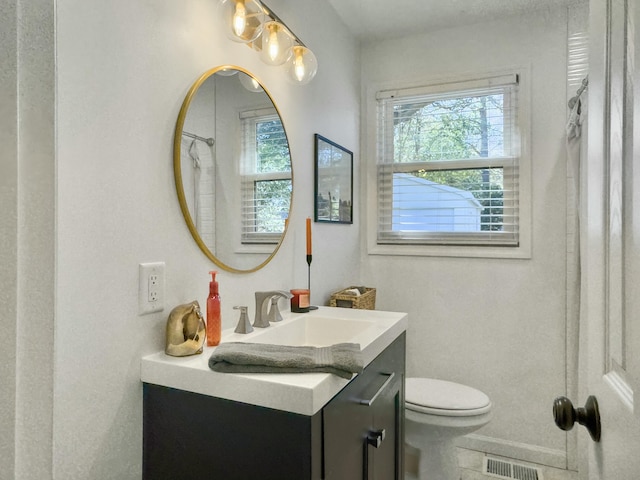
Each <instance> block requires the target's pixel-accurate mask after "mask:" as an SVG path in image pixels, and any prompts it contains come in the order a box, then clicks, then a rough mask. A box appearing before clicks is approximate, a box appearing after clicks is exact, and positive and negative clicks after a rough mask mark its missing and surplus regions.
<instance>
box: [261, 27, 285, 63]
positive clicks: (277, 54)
mask: <svg viewBox="0 0 640 480" xmlns="http://www.w3.org/2000/svg"><path fill="white" fill-rule="evenodd" d="M292 45H293V37H292V36H291V34H290V33H289V30H287V28H286V27H285V26H284V25H282V24H281V23H278V22H276V21H270V22H267V23H265V24H264V26H263V28H262V51H261V52H260V58H261V59H262V61H263V62H264V63H266V64H267V65H282V64H283V63H284V62H286V61H287V58H288V55H289V49H290V48H291V46H292Z"/></svg>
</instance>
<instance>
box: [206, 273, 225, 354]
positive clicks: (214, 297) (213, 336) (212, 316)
mask: <svg viewBox="0 0 640 480" xmlns="http://www.w3.org/2000/svg"><path fill="white" fill-rule="evenodd" d="M209 273H210V274H211V281H210V282H209V296H208V297H207V346H209V347H214V346H216V345H218V344H219V343H220V336H221V333H222V318H221V317H220V294H219V293H218V282H217V281H216V274H217V273H218V272H215V271H213V272H209Z"/></svg>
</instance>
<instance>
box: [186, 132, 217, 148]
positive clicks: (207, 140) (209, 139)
mask: <svg viewBox="0 0 640 480" xmlns="http://www.w3.org/2000/svg"><path fill="white" fill-rule="evenodd" d="M182 135H185V136H187V137H191V138H195V139H196V140H200V141H201V142H205V143H206V144H207V145H209V146H210V147H213V144H214V143H215V140H214V139H213V138H211V137H209V138H204V137H201V136H199V135H196V134H195V133H189V132H184V131H183V132H182Z"/></svg>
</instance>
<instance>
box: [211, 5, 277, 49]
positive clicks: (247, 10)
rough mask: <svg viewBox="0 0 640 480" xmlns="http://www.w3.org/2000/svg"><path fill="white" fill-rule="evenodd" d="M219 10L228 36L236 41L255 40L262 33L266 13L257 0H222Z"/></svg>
mask: <svg viewBox="0 0 640 480" xmlns="http://www.w3.org/2000/svg"><path fill="white" fill-rule="evenodd" d="M218 11H219V15H220V17H221V18H222V20H223V22H224V24H225V32H226V34H227V37H229V38H230V39H231V40H233V41H234V42H240V43H249V42H253V41H254V40H255V39H256V38H258V37H259V36H260V34H261V33H262V22H263V20H264V18H265V14H264V11H263V9H262V5H260V2H258V1H257V0H221V2H220V3H219V4H218Z"/></svg>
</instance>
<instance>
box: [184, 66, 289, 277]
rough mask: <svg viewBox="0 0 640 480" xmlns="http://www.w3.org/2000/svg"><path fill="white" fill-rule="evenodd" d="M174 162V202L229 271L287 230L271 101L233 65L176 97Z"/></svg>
mask: <svg viewBox="0 0 640 480" xmlns="http://www.w3.org/2000/svg"><path fill="white" fill-rule="evenodd" d="M173 168H174V174H175V180H176V190H177V193H178V200H179V202H180V208H181V209H182V213H183V215H184V219H185V221H186V223H187V226H188V227H189V231H190V232H191V235H192V236H193V238H194V239H195V241H196V243H197V244H198V246H199V247H200V249H201V250H202V251H203V252H204V254H205V255H206V256H207V257H209V258H210V259H211V260H212V261H213V262H214V263H215V264H216V265H218V266H219V267H221V268H223V269H225V270H227V271H231V272H253V271H255V270H258V269H260V268H262V267H263V266H264V265H266V264H267V263H268V262H269V260H271V258H273V256H274V255H275V254H276V252H277V250H278V248H279V247H280V244H281V243H282V239H283V238H284V235H285V233H286V230H287V220H288V218H289V211H290V208H291V203H292V202H291V199H292V191H293V172H292V168H291V157H290V155H289V142H288V141H287V135H286V132H285V130H284V125H283V123H282V119H281V118H280V114H279V112H278V109H277V107H276V106H275V104H274V103H273V101H272V99H271V97H270V96H269V94H268V93H267V91H266V89H265V88H264V86H263V85H261V84H260V82H258V81H257V80H256V79H255V77H254V76H253V75H251V74H250V73H249V72H248V71H246V70H244V69H242V68H239V67H231V66H224V67H217V68H213V69H211V70H209V71H207V72H205V73H204V74H203V75H202V76H201V77H200V78H199V79H198V80H196V82H195V83H194V84H193V86H192V87H191V89H190V90H189V92H188V93H187V96H186V98H185V100H184V103H183V104H182V108H181V110H180V114H179V115H178V122H177V124H176V132H175V139H174V151H173Z"/></svg>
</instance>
